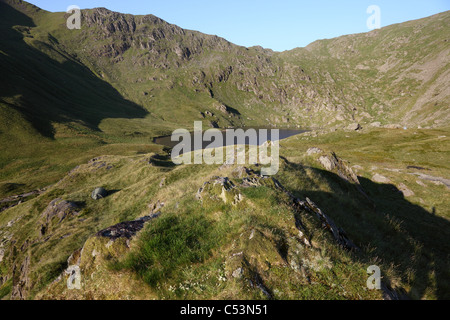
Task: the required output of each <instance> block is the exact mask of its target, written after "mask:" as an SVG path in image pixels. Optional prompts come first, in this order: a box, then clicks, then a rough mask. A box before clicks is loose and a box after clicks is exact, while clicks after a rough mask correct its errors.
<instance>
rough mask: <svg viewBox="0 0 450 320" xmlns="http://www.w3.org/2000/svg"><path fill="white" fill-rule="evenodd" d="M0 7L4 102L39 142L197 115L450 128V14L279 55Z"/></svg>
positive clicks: (126, 24) (152, 126) (156, 22)
mask: <svg viewBox="0 0 450 320" xmlns="http://www.w3.org/2000/svg"><path fill="white" fill-rule="evenodd" d="M1 6H2V10H1V13H0V14H1V15H2V26H1V27H2V42H1V48H0V49H1V50H2V53H3V54H2V55H1V60H0V66H1V68H2V71H4V72H2V79H1V83H2V89H1V90H2V91H1V97H2V101H3V103H4V104H3V105H9V106H11V105H15V106H18V107H19V109H20V113H21V116H23V117H25V118H26V119H27V120H28V121H31V122H32V123H33V125H34V127H35V128H37V129H38V130H39V131H40V132H41V133H43V134H45V135H49V134H50V132H51V130H52V128H51V126H50V125H49V123H48V122H49V121H56V122H70V121H73V122H76V123H78V124H81V125H84V126H87V127H90V128H92V129H98V126H99V125H100V123H102V120H105V119H106V120H105V121H103V127H100V129H101V130H103V131H104V132H107V133H110V134H119V135H123V134H125V133H126V132H124V130H122V131H121V130H118V128H117V125H118V124H120V126H121V127H123V126H126V123H127V121H126V120H124V121H121V120H120V121H119V120H114V119H126V118H135V119H139V118H145V119H144V120H142V121H139V122H138V123H139V126H140V130H137V131H140V132H141V131H143V132H148V133H155V132H156V131H158V129H161V130H166V131H167V129H164V128H167V127H174V126H179V125H185V126H186V125H190V126H192V121H193V120H201V119H204V120H205V123H206V124H209V125H216V124H217V125H219V126H222V127H225V126H230V125H231V126H233V125H241V124H245V125H256V124H258V125H268V124H272V125H275V124H277V125H280V126H288V125H295V126H297V125H299V126H338V127H339V126H343V125H345V124H347V123H348V122H351V121H360V122H362V123H371V122H378V121H379V122H381V124H389V123H400V124H402V125H408V126H413V125H414V126H417V125H421V126H423V127H426V126H442V125H448V123H449V114H450V113H449V112H448V105H449V99H450V98H449V88H448V85H446V84H447V83H448V80H449V61H450V59H449V50H450V48H449V44H448V34H450V27H449V25H450V12H445V13H442V14H438V15H435V16H432V17H429V18H425V19H421V20H417V21H411V22H406V23H402V24H399V25H393V26H389V27H386V28H383V29H381V30H376V31H372V32H369V33H366V34H358V35H350V36H344V37H340V38H336V39H332V40H321V41H317V42H315V43H313V44H311V45H309V46H308V47H306V48H299V49H295V50H292V51H287V52H283V53H276V52H273V51H271V50H265V49H262V48H260V47H253V48H245V47H240V46H236V45H234V44H232V43H230V42H228V41H226V40H224V39H222V38H219V37H217V36H210V35H205V34H202V33H200V32H196V31H189V30H183V29H181V28H179V27H177V26H175V25H171V24H169V23H167V22H165V21H163V20H161V19H159V18H157V17H155V16H152V15H147V16H133V15H127V14H121V13H117V12H112V11H109V10H107V9H104V8H97V9H92V10H83V12H82V29H81V30H68V29H67V28H66V26H65V24H66V19H67V17H68V16H69V15H68V14H66V13H50V12H46V11H43V10H40V9H38V8H36V7H34V6H32V5H30V4H28V3H26V2H22V1H18V0H16V1H11V0H8V1H3V3H2V4H1ZM6 40H7V41H6ZM30 104H33V105H34V106H33V108H30V107H29V106H30ZM36 104H37V105H36ZM31 109H33V110H31ZM206 111H209V112H210V113H206ZM44 114H45V116H44ZM211 114H212V115H211ZM39 115H40V117H41V118H44V119H42V121H40V120H39V121H38V120H36V116H39ZM128 123H129V121H128ZM156 128H158V129H156ZM125 131H126V130H125Z"/></svg>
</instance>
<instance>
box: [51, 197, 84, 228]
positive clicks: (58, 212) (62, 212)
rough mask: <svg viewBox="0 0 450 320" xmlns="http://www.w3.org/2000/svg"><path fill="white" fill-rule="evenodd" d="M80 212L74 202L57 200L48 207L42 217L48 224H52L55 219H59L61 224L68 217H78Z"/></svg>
mask: <svg viewBox="0 0 450 320" xmlns="http://www.w3.org/2000/svg"><path fill="white" fill-rule="evenodd" d="M79 210H80V207H79V206H78V205H77V204H76V203H74V202H71V201H66V200H62V199H55V200H53V201H52V202H50V204H49V205H48V206H47V208H46V209H45V211H44V212H43V213H42V217H43V219H44V221H45V222H46V223H50V222H51V221H52V219H53V218H54V217H57V218H58V220H59V221H58V223H60V222H61V221H62V220H64V219H65V218H66V217H67V216H70V215H78V211H79Z"/></svg>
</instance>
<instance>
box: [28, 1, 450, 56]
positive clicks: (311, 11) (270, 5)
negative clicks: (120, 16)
mask: <svg viewBox="0 0 450 320" xmlns="http://www.w3.org/2000/svg"><path fill="white" fill-rule="evenodd" d="M29 2H31V3H33V4H35V5H37V6H38V7H41V8H43V9H45V10H48V11H66V9H67V7H68V6H69V5H78V6H79V7H80V8H82V9H85V8H95V7H106V8H108V9H111V10H114V11H119V12H123V13H132V14H153V15H155V16H158V17H160V18H162V19H164V20H166V21H168V22H170V23H173V24H176V25H178V26H180V27H182V28H185V29H191V30H198V31H201V32H203V33H207V34H215V35H218V36H220V37H223V38H225V39H227V40H229V41H231V42H233V43H235V44H238V45H243V46H247V47H250V46H253V45H261V46H263V47H265V48H270V49H273V50H276V51H283V50H289V49H293V48H295V47H304V46H306V45H308V44H309V43H311V42H313V41H315V40H318V39H325V38H333V37H337V36H341V35H345V34H351V33H360V32H367V31H369V30H368V28H367V24H366V21H367V19H368V18H369V16H370V15H369V14H367V13H366V10H367V8H368V7H369V6H370V5H378V6H379V7H380V9H381V26H382V27H384V26H387V25H391V24H394V23H399V22H404V21H408V20H413V19H419V18H424V17H427V16H430V15H433V14H436V13H439V12H443V11H447V10H450V0H406V1H405V0H369V1H366V0H340V1H333V0H328V1H327V0H310V1H303V0H278V1H274V0H272V1H268V0H225V1H214V0H121V1H118V0H110V1H104V0H69V1H66V0H59V1H54V0H29Z"/></svg>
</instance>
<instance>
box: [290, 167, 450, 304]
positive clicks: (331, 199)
mask: <svg viewBox="0 0 450 320" xmlns="http://www.w3.org/2000/svg"><path fill="white" fill-rule="evenodd" d="M288 166H290V167H291V168H292V169H294V170H302V171H303V170H304V168H302V167H301V166H300V165H298V164H294V163H289V164H288ZM310 169H311V170H313V171H315V174H317V175H318V176H322V177H326V178H327V181H328V183H329V184H330V186H331V187H332V190H335V192H333V193H328V192H320V191H307V190H294V191H293V193H294V194H296V196H299V197H300V198H304V197H309V198H310V199H311V200H312V201H313V202H315V203H316V204H317V205H318V206H319V207H320V208H321V209H322V210H323V211H324V212H325V214H327V215H329V216H330V217H331V218H332V219H333V220H334V221H335V222H336V223H337V224H338V225H339V226H340V227H341V228H343V229H344V230H345V232H346V233H347V235H348V236H349V238H350V239H351V240H353V242H355V243H356V244H357V245H358V246H359V247H360V248H370V250H369V254H368V255H366V257H364V256H363V255H362V254H356V256H357V257H358V259H359V260H360V261H361V262H362V263H367V266H369V265H370V264H369V263H370V260H369V259H370V258H374V257H379V258H380V259H381V260H382V264H383V266H384V267H386V266H394V269H395V270H396V272H398V273H399V275H400V276H401V278H402V281H404V282H408V283H409V284H410V285H411V288H410V290H408V292H406V296H407V297H409V298H412V299H421V298H424V297H425V294H426V292H427V290H428V293H430V291H431V290H430V289H429V288H430V287H435V288H436V290H435V295H436V297H437V298H438V299H449V298H450V261H449V257H450V221H448V220H447V219H445V218H442V217H439V216H437V215H434V214H433V213H430V212H428V211H427V210H425V209H424V208H422V207H420V206H418V205H415V204H413V203H411V202H409V201H408V200H407V199H406V198H404V196H403V194H402V193H401V192H400V191H399V190H398V189H397V188H396V187H395V186H394V185H390V184H377V183H374V182H372V181H371V180H368V179H365V178H362V177H358V178H359V180H360V183H361V185H362V187H363V188H364V190H365V191H366V193H367V194H368V196H369V197H370V198H371V200H373V202H374V204H375V208H374V207H373V206H372V204H371V203H370V202H369V201H367V199H365V198H364V197H361V196H360V194H359V192H358V191H357V190H356V188H355V186H354V185H352V184H350V183H348V182H347V181H345V180H343V179H341V178H340V177H339V176H338V175H336V174H334V173H331V172H328V171H324V170H320V169H316V168H310ZM371 264H373V263H371ZM382 269H383V268H382ZM382 272H383V270H382ZM384 279H385V282H386V283H387V284H389V279H387V278H386V277H385V278H384ZM400 294H401V293H400Z"/></svg>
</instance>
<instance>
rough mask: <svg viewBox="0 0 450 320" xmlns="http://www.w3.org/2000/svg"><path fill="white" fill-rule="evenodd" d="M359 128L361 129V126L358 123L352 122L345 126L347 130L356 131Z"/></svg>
mask: <svg viewBox="0 0 450 320" xmlns="http://www.w3.org/2000/svg"><path fill="white" fill-rule="evenodd" d="M361 129H362V127H361V125H360V124H359V123H352V124H350V125H349V126H348V127H347V130H350V131H358V130H361Z"/></svg>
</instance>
